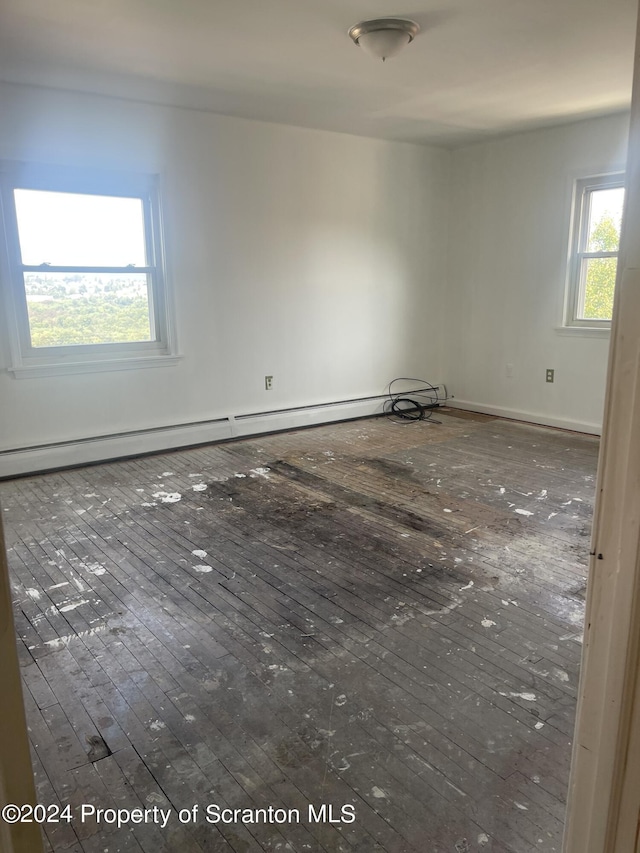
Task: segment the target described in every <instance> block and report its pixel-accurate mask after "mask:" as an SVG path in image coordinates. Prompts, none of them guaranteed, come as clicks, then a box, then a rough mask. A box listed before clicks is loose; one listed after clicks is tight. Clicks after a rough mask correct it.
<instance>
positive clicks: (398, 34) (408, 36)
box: [349, 18, 420, 62]
mask: <svg viewBox="0 0 640 853" xmlns="http://www.w3.org/2000/svg"><path fill="white" fill-rule="evenodd" d="M419 32H420V26H419V25H418V24H416V22H415V21H409V20H407V19H406V18H377V19H376V20H374V21H360V23H359V24H356V25H355V26H354V27H351V29H350V30H349V35H350V36H351V38H352V39H353V41H354V42H355V43H356V44H357V45H358V47H361V48H362V49H363V50H364V51H366V52H367V53H368V54H370V55H371V56H375V57H376V58H377V59H381V60H382V61H383V62H384V61H385V59H386V58H387V57H388V56H395V54H396V53H399V52H400V51H401V50H402V48H403V47H404V46H405V45H406V44H409V43H410V42H412V41H413V40H414V38H415V37H416V36H417V35H418V33H419Z"/></svg>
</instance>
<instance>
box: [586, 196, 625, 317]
mask: <svg viewBox="0 0 640 853" xmlns="http://www.w3.org/2000/svg"><path fill="white" fill-rule="evenodd" d="M619 242H620V231H619V225H618V223H617V222H616V221H615V219H614V217H613V216H612V215H611V214H610V213H608V212H606V213H604V214H603V215H602V216H601V217H600V219H599V220H598V221H597V222H596V223H595V224H594V227H593V228H592V230H591V234H590V235H589V244H590V249H591V251H594V252H617V251H618V245H619ZM583 263H584V264H585V265H586V270H585V287H584V308H583V313H582V316H583V318H584V319H589V320H610V319H611V317H612V314H613V295H614V291H615V284H616V270H617V267H618V259H617V258H585V259H584V260H583Z"/></svg>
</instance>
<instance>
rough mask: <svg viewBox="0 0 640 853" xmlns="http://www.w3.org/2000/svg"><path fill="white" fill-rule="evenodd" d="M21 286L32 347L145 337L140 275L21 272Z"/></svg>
mask: <svg viewBox="0 0 640 853" xmlns="http://www.w3.org/2000/svg"><path fill="white" fill-rule="evenodd" d="M25 291H26V296H27V306H28V311H29V328H30V332H31V345H32V346H34V347H49V346H71V345H78V344H107V343H131V342H134V341H148V340H150V339H151V327H150V322H149V300H148V295H147V280H146V275H145V274H140V273H138V274H132V275H127V276H118V277H114V276H108V275H103V276H99V275H94V274H87V273H78V274H66V273H65V274H56V273H42V274H41V273H26V274H25Z"/></svg>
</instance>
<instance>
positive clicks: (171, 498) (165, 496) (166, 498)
mask: <svg viewBox="0 0 640 853" xmlns="http://www.w3.org/2000/svg"><path fill="white" fill-rule="evenodd" d="M153 496H154V498H157V499H158V500H159V501H162V503H163V504H175V503H178V501H179V500H182V495H181V494H180V493H179V492H154V493H153Z"/></svg>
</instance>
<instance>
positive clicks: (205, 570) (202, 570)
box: [193, 564, 213, 575]
mask: <svg viewBox="0 0 640 853" xmlns="http://www.w3.org/2000/svg"><path fill="white" fill-rule="evenodd" d="M193 568H194V569H195V570H196V572H199V573H200V574H201V575H206V574H208V572H212V571H213V569H212V568H211V566H204V565H200V564H198V565H197V566H194V567H193Z"/></svg>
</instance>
